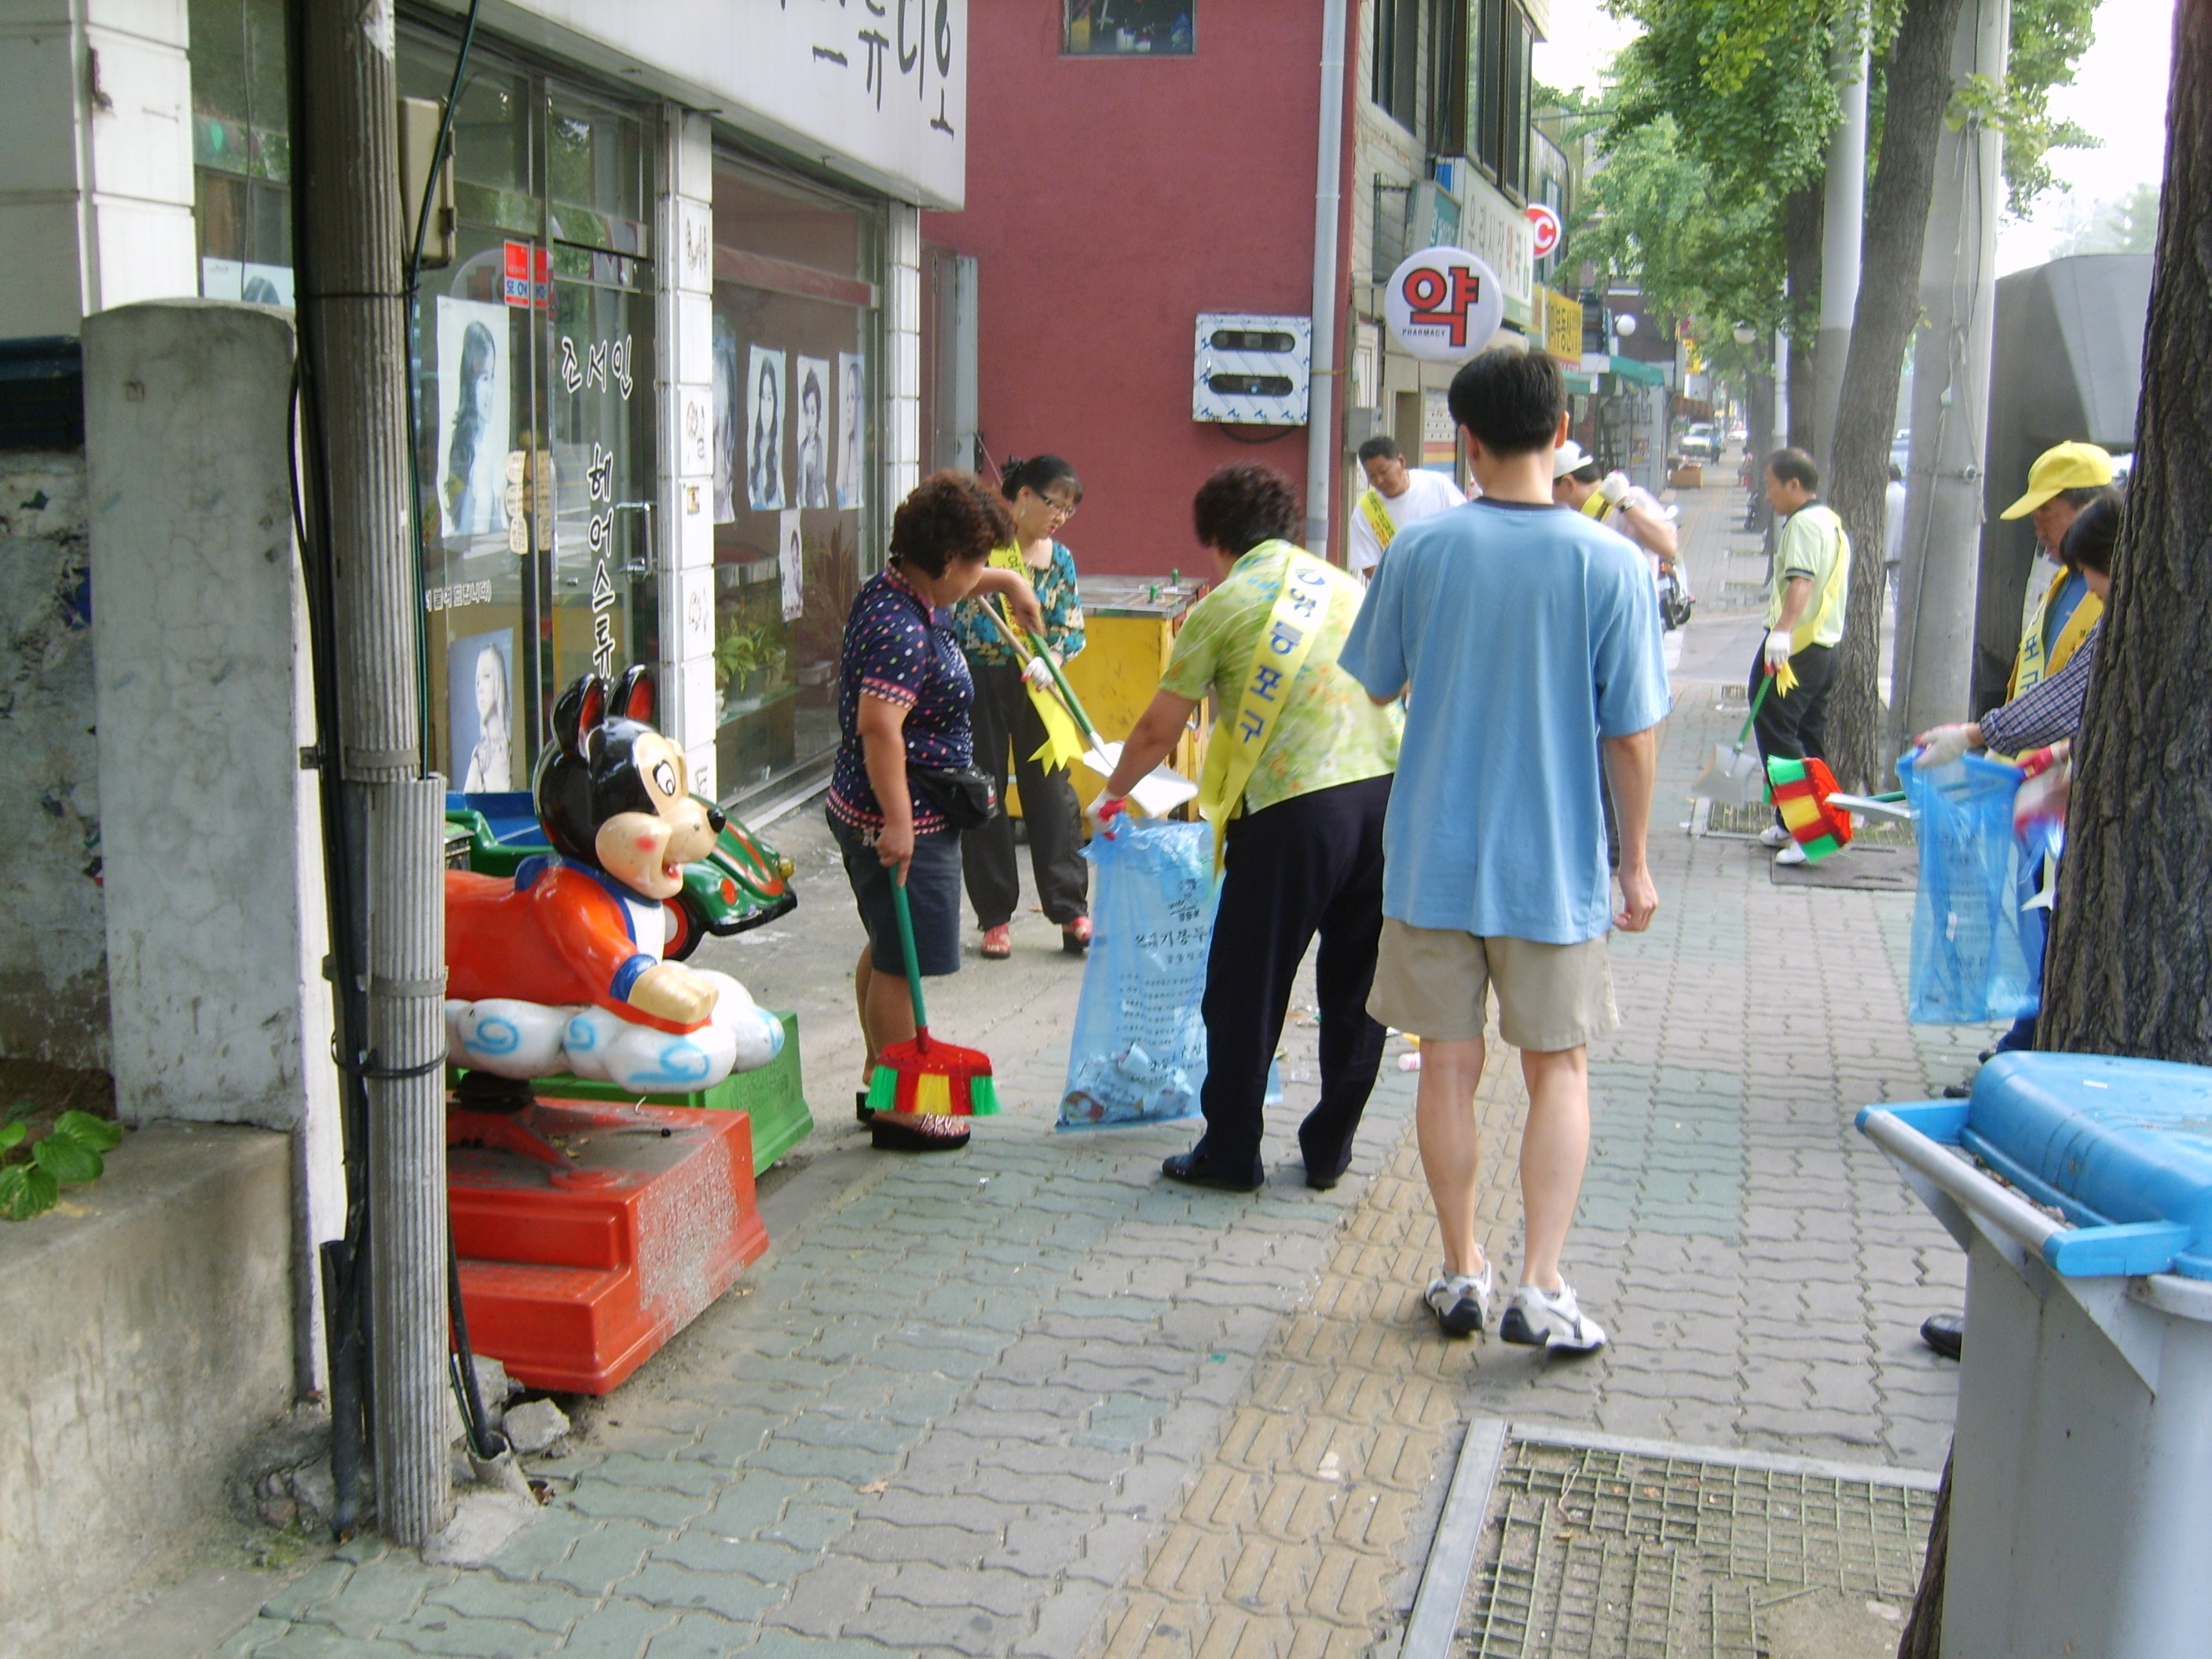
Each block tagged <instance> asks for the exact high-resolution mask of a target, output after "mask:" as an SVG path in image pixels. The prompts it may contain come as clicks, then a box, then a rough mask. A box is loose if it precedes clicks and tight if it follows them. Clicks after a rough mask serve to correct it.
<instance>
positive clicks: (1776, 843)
mask: <svg viewBox="0 0 2212 1659" xmlns="http://www.w3.org/2000/svg"><path fill="white" fill-rule="evenodd" d="M1794 839H1795V838H1794V837H1793V836H1791V835H1790V832H1789V831H1788V830H1787V829H1784V828H1783V827H1782V826H1781V825H1780V824H1778V823H1770V824H1768V825H1767V826H1766V828H1765V829H1762V830H1760V831H1759V845H1760V846H1761V847H1787V846H1789V845H1790V842H1792V840H1794Z"/></svg>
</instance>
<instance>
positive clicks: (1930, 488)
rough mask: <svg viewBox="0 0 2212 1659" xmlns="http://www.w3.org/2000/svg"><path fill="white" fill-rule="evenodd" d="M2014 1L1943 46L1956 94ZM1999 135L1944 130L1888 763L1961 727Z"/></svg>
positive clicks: (1916, 396) (1985, 396) (1991, 1)
mask: <svg viewBox="0 0 2212 1659" xmlns="http://www.w3.org/2000/svg"><path fill="white" fill-rule="evenodd" d="M2011 34H2012V0H1967V4H1966V7H1965V8H1964V9H1962V10H1961V11H1960V15H1959V28H1958V33H1956V34H1955V35H1954V37H1953V40H1952V46H1951V72H1952V78H1953V80H1954V82H1963V81H1964V80H1965V79H1966V76H1969V75H1984V76H1990V77H1991V78H1993V79H1994V78H1998V77H2002V76H2003V74H2004V69H2005V58H2006V54H2007V52H2008V47H2009V45H2010V41H2011ZM2003 159H2004V140H2003V137H2002V134H2000V133H1999V132H1997V131H1996V129H1995V128H1993V127H1990V126H1986V125H1983V124H1982V123H1980V122H1978V121H1975V122H1970V123H1968V124H1967V125H1965V126H1964V127H1961V128H1960V129H1959V130H1958V131H1952V130H1951V129H1950V128H1949V127H1948V126H1946V128H1945V129H1944V131H1943V135H1942V138H1941V140H1940V141H1939V143H1938V144H1937V148H1936V192H1935V197H1934V199H1933V201H1932V202H1931V204H1930V205H1929V215H1928V240H1927V245H1926V251H1925V252H1924V253H1923V256H1922V258H1921V262H1920V305H1921V310H1922V313H1923V316H1924V317H1925V318H1926V319H1927V320H1926V322H1925V323H1924V324H1923V327H1922V329H1921V331H1920V334H1919V337H1918V339H1917V343H1916V344H1915V347H1914V354H1913V375H1912V460H1911V468H1910V470H1909V471H1907V473H1906V477H1905V490H1906V495H1905V559H1904V562H1903V564H1902V565H1901V566H1900V567H1899V572H1898V593H1897V641H1896V646H1895V654H1894V655H1893V658H1892V659H1891V667H1890V696H1889V710H1890V722H1891V729H1890V733H1889V735H1890V738H1891V739H1892V740H1891V742H1890V744H1889V752H1890V754H1892V755H1895V754H1897V753H1898V752H1899V750H1901V748H1902V747H1903V744H1905V741H1906V740H1907V739H1908V738H1911V736H1912V735H1913V734H1914V733H1915V732H1924V731H1926V730H1927V729H1928V728H1929V726H1940V725H1942V724H1943V723H1945V722H1946V721H1949V720H1964V719H1966V717H1967V716H1968V715H1969V714H1972V712H1973V711H1972V710H1971V709H1969V708H1967V707H1966V703H1967V701H1968V697H1969V695H1970V687H1971V685H1972V675H1973V654H1974V586H1975V576H1976V573H1977V569H1978V560H1979V557H1980V544H1981V530H1982V508H1983V500H1982V487H1983V486H1982V474H1983V471H1984V465H1985V463H1986V461H1987V458H1988V449H1989V430H1990V409H1989V398H1990V349H1991V342H1992V338H1993V336H1994V333H1995V330H1996V287H1997V278H1996V242H1997V210H1998V208H1999V207H2000V206H2001V205H2002V202H2003V191H2004V185H2003V179H2002V172H2001V168H2002V161H2003Z"/></svg>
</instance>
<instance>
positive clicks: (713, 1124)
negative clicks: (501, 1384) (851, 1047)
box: [447, 1100, 768, 1395]
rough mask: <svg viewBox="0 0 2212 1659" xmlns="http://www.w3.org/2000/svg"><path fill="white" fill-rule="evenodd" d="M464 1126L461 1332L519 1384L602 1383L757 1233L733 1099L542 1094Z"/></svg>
mask: <svg viewBox="0 0 2212 1659" xmlns="http://www.w3.org/2000/svg"><path fill="white" fill-rule="evenodd" d="M472 1121H473V1120H471V1119H470V1118H468V1117H467V1116H465V1115H457V1117H456V1120H455V1123H456V1126H457V1127H456V1129H455V1131H454V1132H455V1133H472V1131H471V1129H470V1128H469V1127H468V1126H469V1125H471V1122H472ZM477 1138H479V1139H490V1140H492V1141H493V1142H494V1143H495V1144H491V1145H470V1144H465V1143H464V1144H459V1145H455V1146H452V1147H450V1148H449V1150H448V1152H447V1193H448V1196H449V1198H450V1200H451V1204H452V1208H453V1238H454V1243H455V1247H456V1249H457V1250H458V1251H459V1255H460V1256H461V1297H462V1302H463V1304H464V1306H465V1308H466V1309H467V1310H468V1320H469V1337H470V1340H471V1343H472V1344H473V1345H474V1346H475V1348H476V1351H477V1352H479V1353H482V1354H486V1355H489V1356H490V1357H491V1358H495V1359H497V1360H499V1361H500V1362H501V1364H504V1365H505V1366H506V1367H507V1370H508V1371H509V1373H510V1374H512V1375H513V1376H515V1377H516V1378H517V1379H519V1380H520V1381H521V1382H522V1383H526V1384H527V1385H528V1386H530V1387H532V1388H538V1389H556V1390H561V1391H563V1392H569V1393H578V1394H594V1395H597V1394H605V1393H607V1392H609V1391H610V1390H611V1389H614V1388H616V1387H617V1386H618V1385H619V1384H620V1383H622V1382H623V1379H624V1378H626V1377H628V1376H629V1375H630V1374H631V1373H632V1372H633V1371H635V1370H636V1369H637V1368H638V1367H639V1366H640V1365H641V1364H644V1362H645V1361H646V1360H647V1358H650V1357H651V1356H652V1355H653V1353H654V1352H656V1351H658V1350H659V1347H660V1346H661V1345H662V1344H664V1343H665V1342H666V1341H667V1340H668V1339H669V1338H670V1337H671V1336H673V1335H675V1334H676V1333H677V1332H678V1331H680V1330H682V1329H683V1328H684V1327H685V1326H686V1325H688V1324H690V1322H691V1321H692V1320H694V1319H695V1318H696V1317H697V1316H699V1315H700V1313H702V1311H703V1310H705V1309H706V1308H707V1307H708V1304H711V1303H712V1302H713V1301H714V1299H715V1298H716V1297H719V1296H720V1295H721V1293H722V1292H723V1291H726V1290H727V1289H729V1287H730V1286H731V1285H732V1284H734V1283H735V1282H736V1281H737V1279H738V1275H739V1274H740V1273H743V1272H744V1269H745V1268H746V1267H747V1266H748V1265H750V1263H752V1262H754V1261H757V1260H759V1258H760V1256H761V1255H762V1253H763V1251H765V1250H766V1249H768V1229H767V1228H766V1227H765V1226H764V1225H763V1224H762V1221H761V1218H760V1211H759V1209H758V1207H757V1206H756V1204H755V1202H754V1196H753V1164H752V1122H751V1120H750V1118H749V1117H748V1116H747V1115H745V1114H744V1113H743V1112H730V1111H703V1110H694V1109H686V1108H681V1107H661V1106H629V1105H619V1104H613V1103H600V1102H595V1101H573V1100H562V1101H541V1102H539V1103H538V1104H537V1105H536V1106H535V1107H533V1108H532V1109H531V1110H530V1111H529V1112H527V1113H526V1114H524V1115H522V1116H521V1117H520V1119H519V1120H516V1121H515V1122H514V1123H513V1126H512V1130H511V1131H510V1132H509V1133H506V1134H505V1135H503V1136H493V1137H477ZM533 1139H534V1140H535V1141H536V1142H538V1143H542V1145H541V1147H540V1150H538V1151H537V1152H532V1151H530V1150H529V1146H530V1143H531V1142H532V1140H533ZM515 1146H523V1147H524V1148H525V1150H522V1151H517V1150H514V1149H513V1148H514V1147H515ZM543 1147H550V1149H551V1150H552V1152H553V1153H554V1154H556V1156H557V1159H558V1162H559V1167H556V1165H555V1164H553V1163H551V1162H549V1161H547V1160H546V1158H545V1155H544V1151H543V1150H542V1148H543Z"/></svg>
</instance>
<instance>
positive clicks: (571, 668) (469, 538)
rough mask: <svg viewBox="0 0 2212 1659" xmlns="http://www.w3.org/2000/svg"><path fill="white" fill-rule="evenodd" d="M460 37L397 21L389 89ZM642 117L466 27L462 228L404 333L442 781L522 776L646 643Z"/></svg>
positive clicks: (511, 784) (647, 309)
mask: <svg viewBox="0 0 2212 1659" xmlns="http://www.w3.org/2000/svg"><path fill="white" fill-rule="evenodd" d="M452 65H453V42H451V41H450V40H447V39H444V38H441V37H438V36H435V35H431V34H428V33H416V32H413V31H410V32H409V33H407V34H406V35H405V36H404V37H403V40H402V42H401V46H400V87H401V90H402V92H403V93H404V94H408V95H410V96H419V97H426V98H442V97H443V96H444V95H445V93H446V90H447V79H448V77H449V76H451V74H452ZM649 135H650V129H649V128H648V126H647V123H646V122H645V120H644V119H643V118H642V117H641V115H640V114H639V113H637V112H634V111H631V110H629V109H626V108H624V107H623V106H618V105H615V104H611V103H605V102H601V101H599V100H595V99H593V98H592V97H591V96H589V95H588V94H583V93H580V92H576V91H573V90H571V89H570V88H568V87H566V86H565V85H563V84H562V83H561V82H558V81H556V80H554V79H551V78H550V77H548V76H544V75H543V74H540V73H538V72H537V71H535V70H531V69H529V68H527V67H526V66H522V65H519V64H513V63H512V62H503V61H502V60H501V58H499V57H498V56H497V55H496V54H495V53H492V52H487V51H485V50H484V49H483V47H481V46H479V47H478V49H477V52H475V53H474V54H472V56H471V66H470V72H469V77H468V80H467V82H466V83H465V86H464V88H463V91H462V94H461V99H460V104H459V108H458V109H457V111H456V112H455V115H454V125H453V155H454V199H455V207H456V210H457V218H458V221H459V224H458V242H457V246H456V249H455V255H454V258H453V263H452V264H449V265H447V267H445V268H444V269H442V270H432V271H425V272H424V273H423V275H422V285H421V288H420V289H419V299H418V303H417V306H416V319H415V331H414V336H413V339H412V341H411V346H410V349H411V351H412V354H413V364H412V368H413V374H414V386H415V398H416V477H417V483H418V486H419V502H420V511H421V513H422V532H423V533H422V541H423V547H422V585H423V593H422V599H423V605H424V608H425V610H426V611H428V616H427V617H426V619H425V621H426V626H427V634H428V671H427V674H426V679H427V682H428V684H426V686H425V688H424V689H425V692H426V696H427V701H428V706H429V708H430V715H431V729H432V740H433V745H434V750H435V757H436V760H437V763H438V764H439V765H440V766H441V767H442V768H444V769H446V771H447V776H448V777H449V778H450V779H451V780H452V787H454V788H456V789H467V790H471V791H475V790H501V789H526V788H527V787H529V785H530V776H531V769H532V765H533V763H535V761H536V758H537V756H538V751H539V750H540V749H541V748H542V747H543V745H544V742H545V741H546V732H547V730H548V727H549V724H550V719H551V714H552V706H553V702H554V701H555V699H556V698H557V697H558V696H559V695H560V693H561V690H562V688H563V687H564V686H566V685H567V684H568V683H569V682H570V681H572V680H574V678H576V677H577V676H578V675H580V674H583V673H586V672H591V671H597V672H599V673H602V674H608V675H611V674H614V673H617V672H618V671H620V670H621V669H622V668H623V667H624V666H626V665H628V664H629V663H631V662H633V661H640V662H647V663H653V662H657V661H658V660H659V652H658V640H657V637H656V635H657V634H658V604H657V591H658V589H657V580H656V577H655V574H654V573H655V572H656V571H657V569H658V568H659V530H660V527H659V526H657V525H656V524H655V523H654V522H653V520H654V513H653V504H652V503H653V489H654V484H655V477H656V473H657V463H656V453H655V450H654V447H653V446H654V441H655V429H654V420H653V409H654V398H653V383H654V379H653V377H654V370H653V364H654V362H655V357H654V336H653V316H654V308H653V270H652V264H651V258H652V252H653V249H652V246H651V240H650V234H649V231H648V229H647V225H646V204H647V202H648V201H649V200H650V199H651V197H650V189H651V180H652V177H653V173H652V168H653V160H654V157H653V146H652V141H651V138H650V136H649Z"/></svg>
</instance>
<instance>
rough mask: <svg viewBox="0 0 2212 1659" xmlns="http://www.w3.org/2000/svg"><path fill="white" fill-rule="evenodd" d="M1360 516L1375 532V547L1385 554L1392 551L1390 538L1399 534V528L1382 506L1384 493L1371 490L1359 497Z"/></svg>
mask: <svg viewBox="0 0 2212 1659" xmlns="http://www.w3.org/2000/svg"><path fill="white" fill-rule="evenodd" d="M1359 516H1360V517H1361V518H1363V519H1364V520H1367V527H1368V528H1369V529H1370V530H1371V531H1373V532H1375V545H1376V547H1377V548H1378V549H1379V550H1382V551H1383V552H1386V553H1387V552H1389V550H1390V538H1392V537H1393V536H1395V535H1396V534H1397V533H1398V526H1397V524H1396V523H1395V520H1392V518H1391V517H1390V513H1389V508H1387V507H1384V506H1383V492H1382V491H1381V490H1379V489H1370V490H1367V491H1365V492H1364V493H1363V494H1362V495H1360V497H1359Z"/></svg>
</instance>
